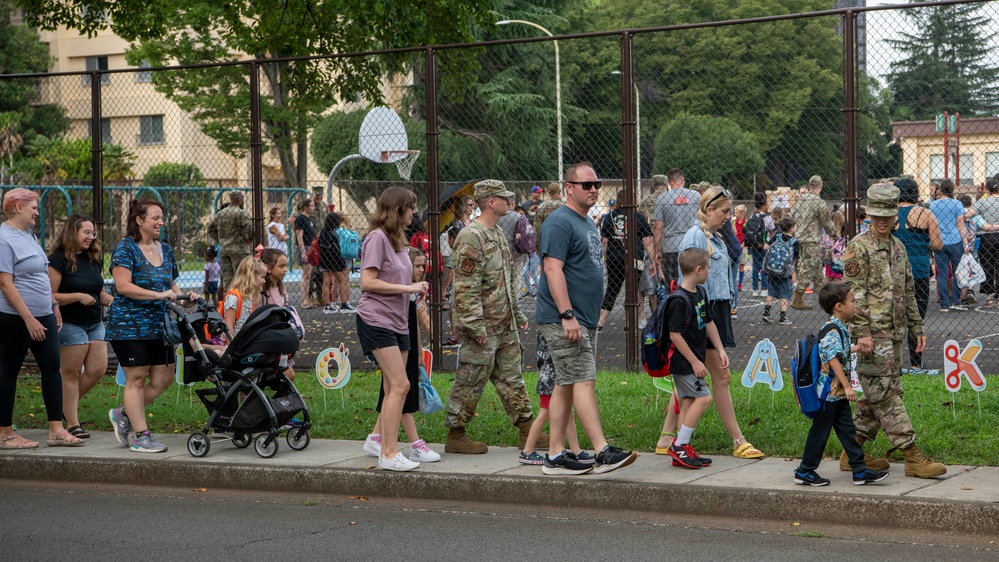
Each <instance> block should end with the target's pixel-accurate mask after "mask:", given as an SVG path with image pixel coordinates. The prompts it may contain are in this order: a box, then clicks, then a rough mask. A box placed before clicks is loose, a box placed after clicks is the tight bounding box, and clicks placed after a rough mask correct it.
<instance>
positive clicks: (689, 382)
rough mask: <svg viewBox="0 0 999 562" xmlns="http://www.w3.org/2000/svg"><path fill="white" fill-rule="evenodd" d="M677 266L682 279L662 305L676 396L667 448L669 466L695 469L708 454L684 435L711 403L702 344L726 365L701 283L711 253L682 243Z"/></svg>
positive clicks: (706, 460)
mask: <svg viewBox="0 0 999 562" xmlns="http://www.w3.org/2000/svg"><path fill="white" fill-rule="evenodd" d="M678 261H679V263H680V271H681V272H683V282H682V283H680V286H679V287H677V289H676V291H675V292H674V293H673V295H672V297H671V298H670V301H669V303H668V304H667V326H668V329H669V339H670V342H671V343H672V346H673V349H671V350H670V372H671V374H672V376H673V392H675V393H676V396H677V397H678V398H679V399H680V417H679V420H678V423H679V424H680V430H679V431H678V432H677V436H676V440H674V441H673V444H672V445H670V447H669V456H671V457H673V466H682V467H684V468H701V467H704V466H708V465H710V464H711V459H709V458H707V457H702V456H700V455H699V454H697V451H696V450H694V447H693V446H691V444H690V438H691V436H692V435H693V433H694V429H695V428H696V427H697V422H699V421H700V419H701V416H702V415H703V414H704V411H705V410H707V408H708V406H710V405H711V391H710V389H709V388H708V384H707V382H705V380H704V377H705V375H707V374H708V369H707V367H705V366H704V355H705V353H706V352H707V343H708V342H709V341H710V342H711V347H712V349H717V350H718V355H719V357H720V359H721V366H722V367H723V368H725V367H727V366H728V355H726V353H725V348H724V347H723V346H722V343H721V338H720V337H719V336H718V328H717V327H716V326H715V324H714V319H713V318H712V317H711V309H710V308H709V307H708V305H707V301H708V296H707V291H705V290H704V287H702V286H701V285H703V284H704V283H705V282H706V281H707V280H708V265H709V264H710V262H711V256H710V255H708V253H707V252H706V251H704V250H702V249H700V248H688V249H686V250H684V251H683V252H681V253H680V256H679V259H678Z"/></svg>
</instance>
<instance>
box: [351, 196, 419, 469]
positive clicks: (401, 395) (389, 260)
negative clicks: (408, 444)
mask: <svg viewBox="0 0 999 562" xmlns="http://www.w3.org/2000/svg"><path fill="white" fill-rule="evenodd" d="M415 212H416V194H415V193H413V192H412V191H410V190H408V189H404V188H402V187H390V188H388V189H386V190H385V191H384V192H382V194H381V195H380V196H379V197H378V202H377V208H376V209H375V214H374V216H372V217H371V231H370V232H369V233H368V235H367V236H365V237H364V243H363V244H362V245H361V301H360V303H359V304H358V305H357V336H358V339H359V340H360V341H361V351H362V352H364V354H365V355H374V357H375V361H377V362H378V366H379V367H380V368H381V370H382V380H383V383H382V384H383V385H384V391H385V400H384V401H383V402H382V413H381V420H382V444H381V451H380V453H381V454H380V455H379V457H378V468H380V469H383V470H395V471H408V470H413V469H415V468H418V467H419V466H420V463H418V462H414V461H411V460H409V459H408V458H406V456H405V455H403V454H402V453H400V452H399V427H400V425H401V422H402V408H403V404H404V402H405V399H406V393H407V392H408V391H409V379H408V378H407V377H406V359H407V358H408V356H409V351H410V349H409V348H410V343H409V295H410V293H416V294H418V295H420V296H421V297H422V296H424V295H426V293H427V283H426V281H421V282H419V283H413V264H412V262H410V260H409V253H408V247H407V243H406V239H405V235H404V234H403V231H404V230H405V228H406V226H408V225H409V224H410V222H412V220H413V214H414V213H415ZM414 352H415V351H414Z"/></svg>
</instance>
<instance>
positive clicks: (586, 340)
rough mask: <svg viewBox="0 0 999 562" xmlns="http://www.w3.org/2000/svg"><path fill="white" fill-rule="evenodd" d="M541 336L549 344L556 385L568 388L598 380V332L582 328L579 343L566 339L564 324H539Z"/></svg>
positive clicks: (593, 329)
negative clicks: (568, 386) (563, 329)
mask: <svg viewBox="0 0 999 562" xmlns="http://www.w3.org/2000/svg"><path fill="white" fill-rule="evenodd" d="M538 329H539V330H541V335H543V336H544V337H545V341H547V342H548V350H549V351H550V352H551V356H552V364H553V365H554V366H555V384H557V385H559V386H567V385H570V384H576V383H577V382H588V381H595V380H597V358H596V350H597V330H596V329H595V328H587V327H586V326H580V329H581V330H582V332H583V333H582V337H581V338H580V340H579V341H578V342H571V341H569V340H567V339H565V333H564V332H563V331H562V323H561V322H558V323H556V324H539V325H538Z"/></svg>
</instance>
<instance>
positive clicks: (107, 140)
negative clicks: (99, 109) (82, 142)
mask: <svg viewBox="0 0 999 562" xmlns="http://www.w3.org/2000/svg"><path fill="white" fill-rule="evenodd" d="M87 136H89V137H91V138H93V136H94V120H93V119H89V120H87ZM101 143H103V144H114V140H112V137H111V120H110V119H108V118H107V117H105V118H104V119H101Z"/></svg>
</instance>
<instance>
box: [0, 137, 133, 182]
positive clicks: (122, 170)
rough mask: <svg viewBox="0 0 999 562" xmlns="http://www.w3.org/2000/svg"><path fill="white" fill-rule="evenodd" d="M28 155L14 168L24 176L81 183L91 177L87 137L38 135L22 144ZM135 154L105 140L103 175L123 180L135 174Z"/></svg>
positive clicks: (45, 180) (114, 180)
mask: <svg viewBox="0 0 999 562" xmlns="http://www.w3.org/2000/svg"><path fill="white" fill-rule="evenodd" d="M24 148H25V152H26V153H27V158H25V159H23V160H21V161H18V162H17V163H16V164H15V167H14V171H15V173H16V174H18V175H21V176H22V177H24V178H25V179H27V180H31V181H40V182H43V183H48V184H56V185H58V184H70V185H74V184H84V183H87V182H89V181H90V180H91V179H93V166H92V164H93V151H92V150H91V143H90V139H89V138H84V139H72V140H67V139H65V138H62V137H46V136H44V135H38V136H36V137H35V138H34V139H32V141H31V142H30V143H28V144H27V145H26V146H25V147H24ZM136 159H137V158H136V156H135V154H134V153H132V152H130V151H128V150H126V149H124V148H122V147H121V145H118V144H104V171H103V178H104V180H105V181H108V182H122V181H125V180H131V179H132V178H134V177H135V172H134V170H133V167H134V165H135V161H136Z"/></svg>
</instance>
